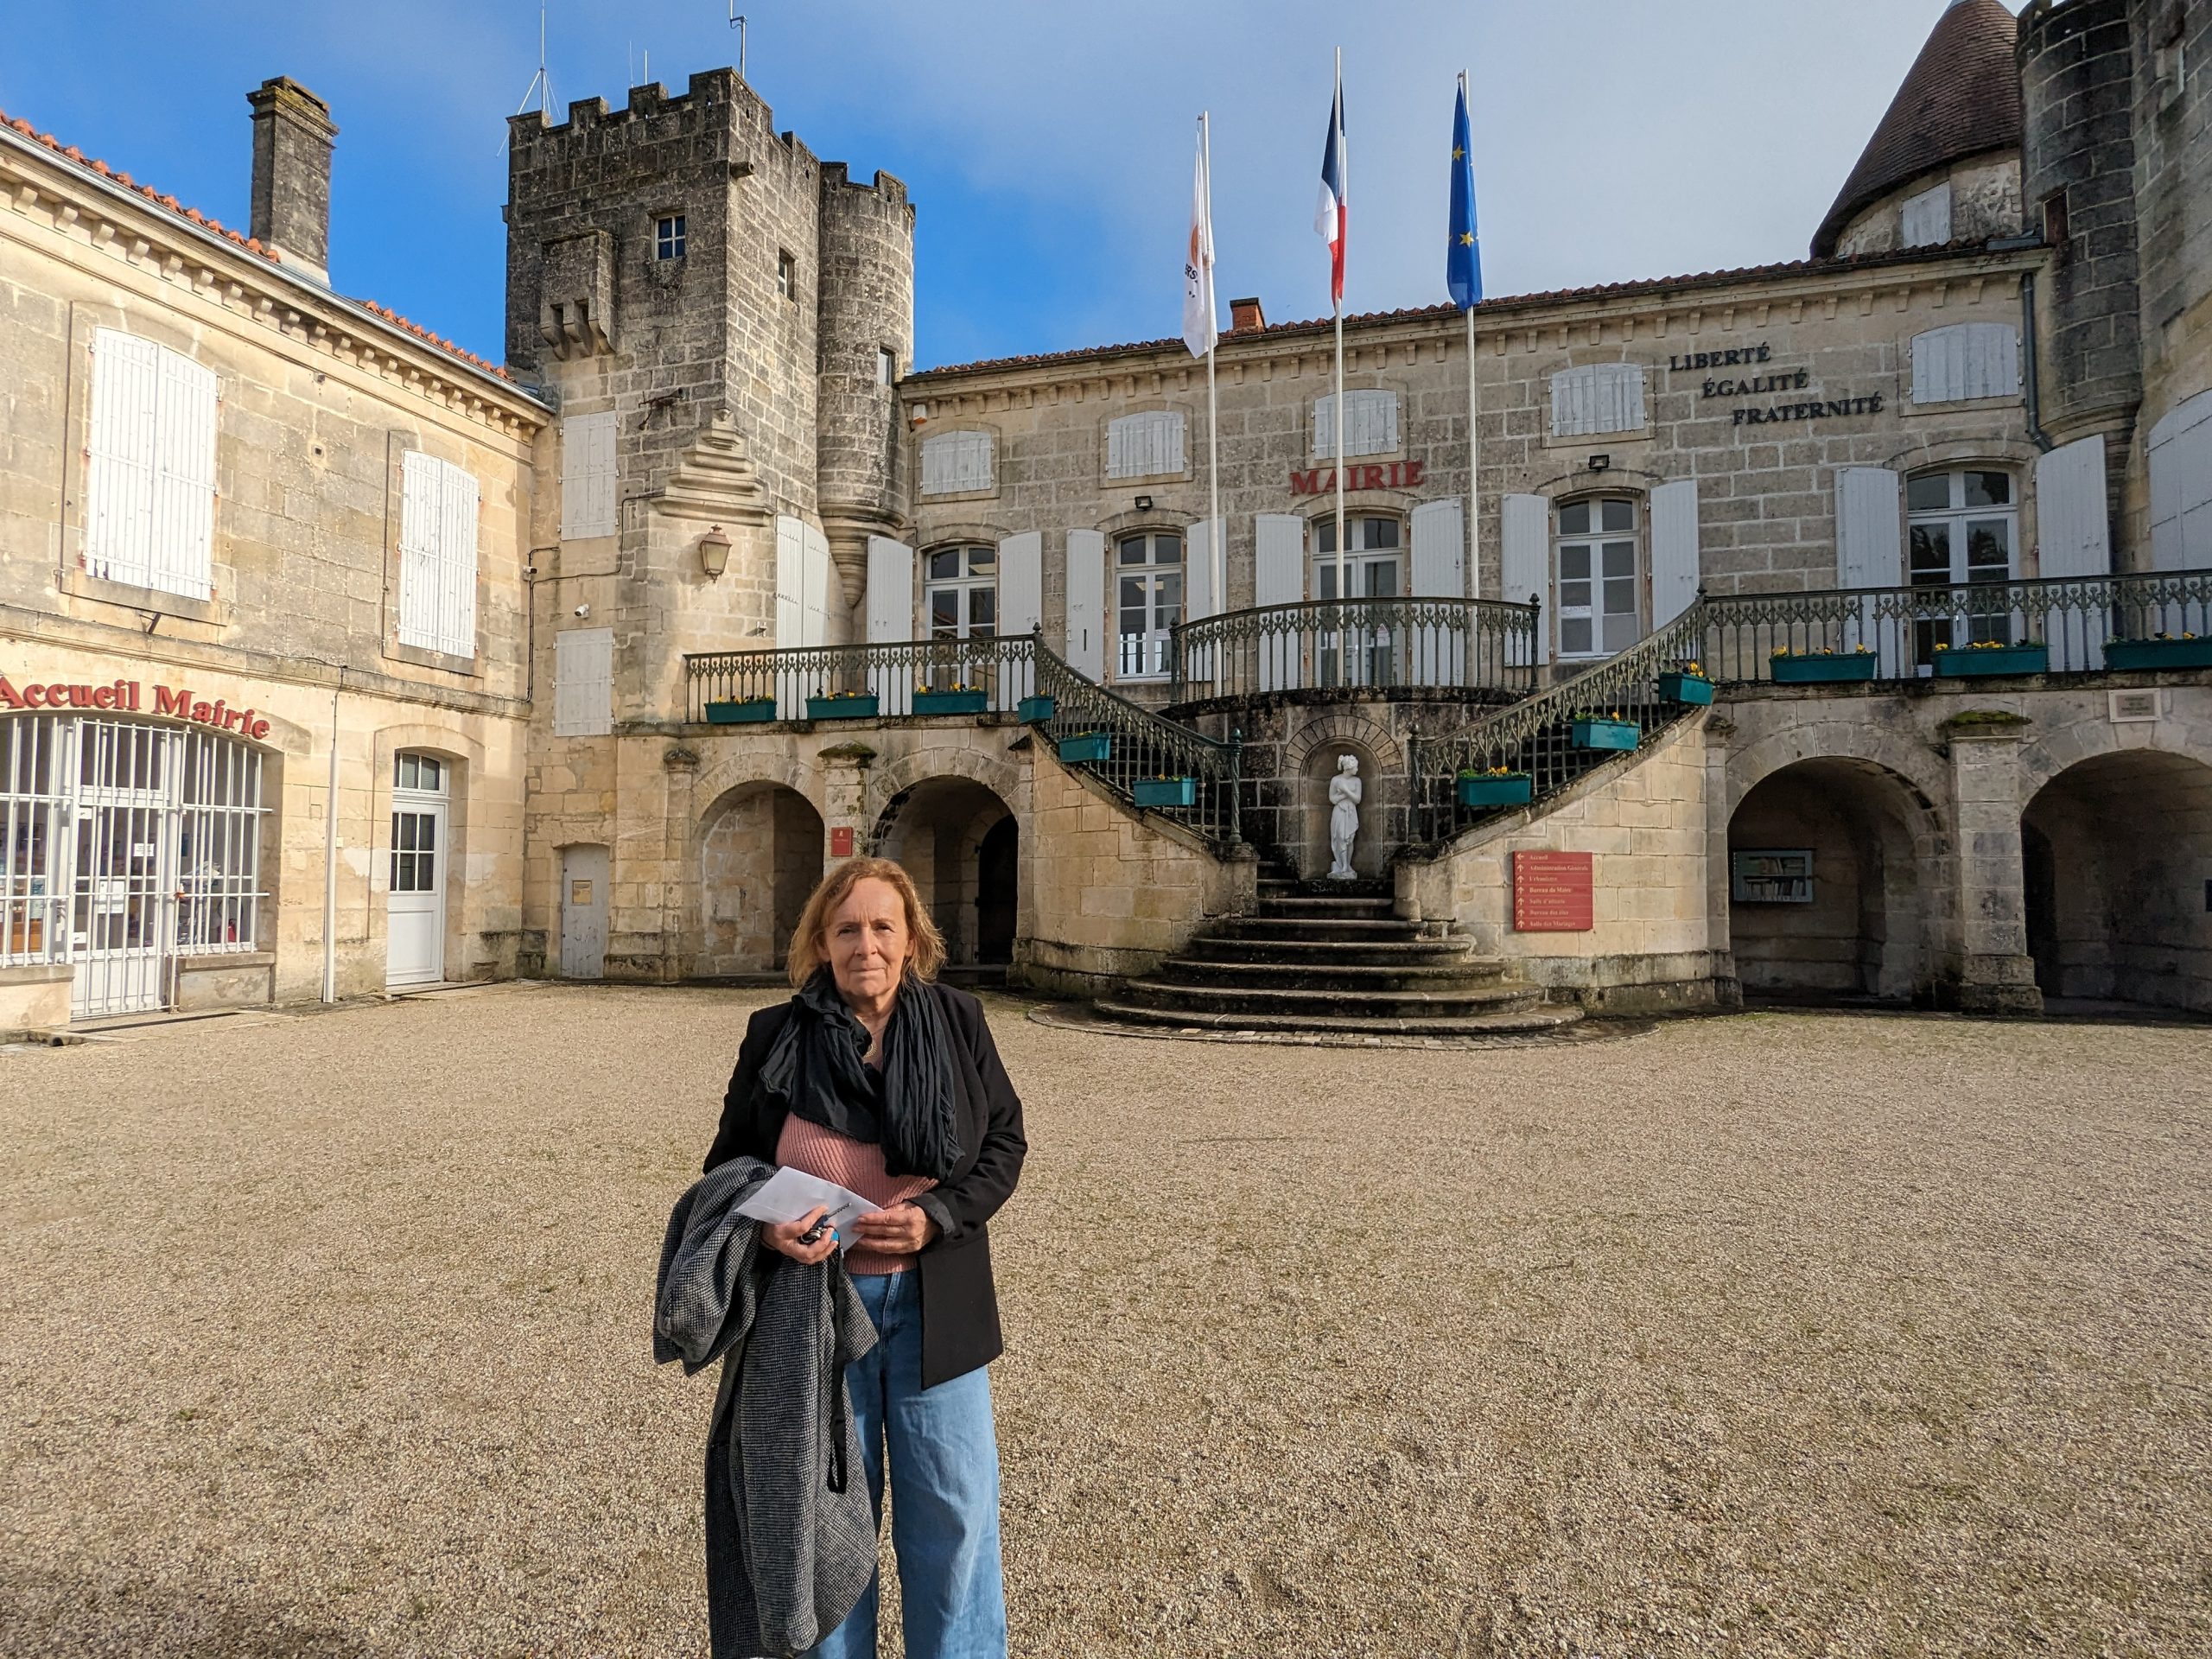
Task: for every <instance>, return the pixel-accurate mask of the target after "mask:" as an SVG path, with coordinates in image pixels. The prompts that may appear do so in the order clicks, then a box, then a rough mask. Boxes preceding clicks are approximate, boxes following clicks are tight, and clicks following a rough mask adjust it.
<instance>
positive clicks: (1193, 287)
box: [1183, 138, 1216, 357]
mask: <svg viewBox="0 0 2212 1659" xmlns="http://www.w3.org/2000/svg"><path fill="white" fill-rule="evenodd" d="M1210 187H1211V181H1210V180H1209V179H1208V178H1207V177H1206V152H1205V140H1204V139H1203V138H1202V139H1200V141H1199V146H1198V162H1197V165H1196V167H1195V168H1193V170H1192V176H1191V245H1190V248H1189V250H1188V251H1187V252H1186V253H1185V255H1184V258H1183V343H1184V344H1185V346H1189V347H1190V348H1191V355H1192V357H1204V356H1205V354H1206V353H1208V352H1210V351H1211V350H1212V349H1213V343H1214V340H1215V338H1216V331H1215V328H1214V310H1213V201H1212V197H1213V192H1212V189H1211V188H1210Z"/></svg>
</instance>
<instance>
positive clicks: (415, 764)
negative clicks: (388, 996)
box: [384, 754, 452, 986]
mask: <svg viewBox="0 0 2212 1659" xmlns="http://www.w3.org/2000/svg"><path fill="white" fill-rule="evenodd" d="M451 775H452V774H451V770H450V768H448V766H447V765H446V763H445V762H444V761H442V760H439V759H438V758H437V757H436V756H435V755H429V754H403V755H400V756H398V757H397V759H396V760H394V761H393V763H392V788H391V890H390V893H389V895H388V896H387V898H386V900H385V904H386V913H385V914H386V921H385V973H384V982H385V984H386V985H392V986H397V985H435V984H436V983H437V982H439V981H440V980H442V979H443V978H444V977H445V973H446V852H447V836H446V826H447V815H446V802H447V793H446V790H447V784H448V779H450V777H451Z"/></svg>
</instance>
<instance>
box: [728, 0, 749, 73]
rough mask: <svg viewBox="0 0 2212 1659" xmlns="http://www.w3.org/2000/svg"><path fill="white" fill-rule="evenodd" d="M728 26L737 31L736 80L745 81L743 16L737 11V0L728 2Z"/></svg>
mask: <svg viewBox="0 0 2212 1659" xmlns="http://www.w3.org/2000/svg"><path fill="white" fill-rule="evenodd" d="M729 26H730V27H731V28H732V29H735V30H736V31H737V78H738V79H740V80H743V79H745V14H744V13H743V12H741V11H740V10H738V9H737V0H729Z"/></svg>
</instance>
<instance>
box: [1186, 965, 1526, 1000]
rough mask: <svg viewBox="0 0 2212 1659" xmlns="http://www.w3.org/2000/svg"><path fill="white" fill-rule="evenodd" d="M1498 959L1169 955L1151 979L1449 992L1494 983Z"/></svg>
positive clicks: (1358, 991) (1271, 987)
mask: <svg viewBox="0 0 2212 1659" xmlns="http://www.w3.org/2000/svg"><path fill="white" fill-rule="evenodd" d="M1504 973H1505V964H1504V963H1495V962H1492V963H1477V962H1472V961H1470V960H1468V959H1466V958H1465V957H1462V958H1461V959H1460V960H1459V961H1457V962H1446V963H1383V964H1379V965H1378V964H1374V963H1303V962H1235V963H1230V962H1213V961H1207V960H1205V959H1203V958H1200V957H1169V958H1168V959H1167V960H1166V961H1165V962H1163V963H1160V966H1159V967H1158V968H1157V969H1154V978H1155V979H1156V980H1165V981H1166V982H1169V983H1171V984H1175V985H1195V986H1205V987H1220V988H1236V989H1240V990H1251V991H1254V992H1257V993H1263V994H1272V993H1274V992H1275V991H1279V990H1296V991H1340V992H1342V993H1344V995H1351V996H1359V995H1365V994H1366V993H1368V992H1370V991H1427V992H1431V993H1449V992H1452V991H1454V990H1457V989H1459V988H1462V987H1467V988H1479V987H1487V986H1491V985H1495V984H1497V983H1498V982H1499V981H1500V980H1501V979H1502V978H1503V976H1504Z"/></svg>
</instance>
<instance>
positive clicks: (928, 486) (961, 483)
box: [922, 432, 996, 495]
mask: <svg viewBox="0 0 2212 1659" xmlns="http://www.w3.org/2000/svg"><path fill="white" fill-rule="evenodd" d="M994 449H995V443H994V441H993V439H992V436H991V435H990V434H989V433H988V432H939V433H937V434H936V435H933V436H931V437H927V438H925V439H923V440H922V493H923V494H924V495H964V494H967V493H969V492H971V491H976V490H988V489H990V488H993V487H994V480H995V476H996V474H995V468H994V466H993V461H994V454H993V451H994Z"/></svg>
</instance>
